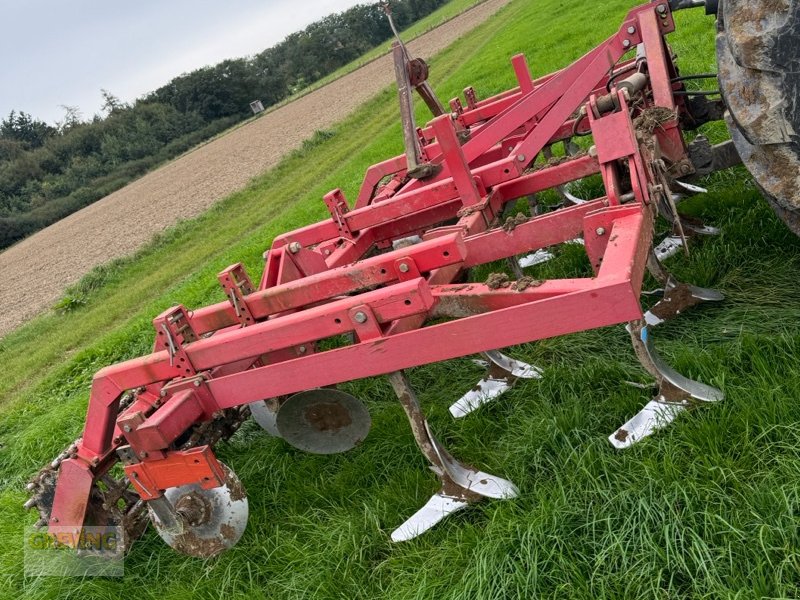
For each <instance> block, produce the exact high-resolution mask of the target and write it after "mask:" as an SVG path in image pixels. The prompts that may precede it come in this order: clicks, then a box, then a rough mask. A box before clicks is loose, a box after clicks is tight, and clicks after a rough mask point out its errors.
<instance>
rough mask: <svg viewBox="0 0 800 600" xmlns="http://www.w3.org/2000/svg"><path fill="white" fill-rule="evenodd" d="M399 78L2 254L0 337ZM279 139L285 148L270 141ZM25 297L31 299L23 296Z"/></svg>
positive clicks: (224, 149)
mask: <svg viewBox="0 0 800 600" xmlns="http://www.w3.org/2000/svg"><path fill="white" fill-rule="evenodd" d="M509 2H510V0H487V1H486V2H483V3H482V4H479V5H477V6H475V7H473V8H472V9H470V10H468V11H466V12H464V13H462V14H461V15H459V16H457V17H455V18H453V19H451V20H450V21H448V22H446V23H444V24H442V25H440V26H439V27H437V28H436V29H433V30H431V31H429V32H428V33H425V34H423V35H422V36H420V37H419V38H417V39H416V40H414V41H412V42H411V43H410V44H409V47H410V49H411V51H412V54H414V55H415V56H421V57H423V58H428V57H431V56H433V55H434V54H436V53H437V52H439V51H440V50H443V49H444V48H446V47H447V46H448V45H450V44H451V43H452V42H454V41H455V40H456V39H458V38H459V37H460V36H462V35H463V34H464V33H466V32H468V31H470V30H471V29H473V28H475V27H476V26H477V25H480V24H481V23H482V22H484V21H485V20H486V19H487V18H488V17H490V16H491V15H492V14H494V13H495V12H497V11H498V10H499V9H500V8H502V7H503V6H505V5H506V4H508V3H509ZM393 80H394V70H393V66H392V62H391V56H389V55H386V56H383V57H381V58H379V59H377V60H374V61H372V62H370V63H368V64H366V65H364V66H363V67H361V68H359V69H358V70H356V71H353V72H352V73H350V74H348V75H345V76H344V77H342V78H340V79H337V80H336V81H333V82H331V83H329V84H328V85H326V86H324V87H322V88H320V89H318V90H315V91H313V92H311V93H309V94H308V95H306V96H303V97H301V98H299V99H297V100H295V101H294V102H292V103H290V104H287V105H286V106H283V107H281V108H278V109H276V110H274V111H272V112H270V113H268V114H265V115H263V116H262V117H261V118H259V119H256V120H254V121H252V122H250V123H248V124H246V125H244V126H242V127H239V128H238V129H235V130H233V131H231V132H230V133H228V134H226V135H224V136H222V137H220V138H219V139H216V140H214V141H212V142H210V143H208V144H205V145H203V146H201V147H199V148H197V149H195V150H194V151H192V152H190V153H188V154H186V155H184V156H182V157H180V158H179V159H177V160H175V161H173V162H171V163H168V164H166V165H164V166H163V167H161V168H159V169H157V170H155V171H153V172H152V173H149V174H147V175H145V176H144V177H142V178H141V179H138V180H137V181H135V182H133V183H131V184H130V185H128V186H126V187H124V188H122V189H121V190H119V191H117V192H114V193H113V194H111V195H110V196H107V197H105V198H103V199H102V200H100V201H98V202H96V203H94V204H92V205H91V206H88V207H86V208H84V209H83V210H81V211H79V212H77V213H75V214H73V215H70V216H69V217H67V218H66V219H63V220H62V221H59V222H58V223H55V224H53V225H51V226H50V227H48V228H47V229H44V230H42V231H40V232H38V233H36V234H34V235H33V236H31V237H29V238H27V239H25V240H23V241H22V242H20V243H19V244H17V245H15V246H12V247H11V248H9V249H7V250H5V251H4V252H2V253H0V281H4V282H6V283H5V284H4V286H3V287H2V289H0V336H2V335H5V334H6V333H8V332H9V331H11V330H13V329H14V328H16V327H18V326H19V325H21V324H22V323H23V322H25V321H26V320H28V319H30V318H32V317H34V316H36V315H37V314H40V313H42V312H44V311H46V310H47V309H48V308H49V307H50V306H52V305H53V303H54V302H55V301H56V300H58V298H59V297H60V295H61V293H62V292H63V291H64V289H65V288H66V287H67V286H69V285H71V284H73V283H76V282H77V281H78V280H79V279H80V278H81V277H82V276H83V275H85V274H86V273H88V272H89V271H90V270H91V269H92V268H93V267H95V266H97V265H100V264H103V263H106V262H108V261H110V260H112V259H114V258H118V257H121V256H126V255H129V254H131V253H133V252H135V251H136V250H137V249H138V248H139V247H141V246H142V245H144V244H145V243H146V242H147V241H149V240H150V238H151V237H152V236H153V235H154V234H156V233H158V232H160V231H162V230H164V229H165V228H166V227H169V226H170V225H173V224H174V223H176V222H177V221H179V220H181V219H188V218H191V217H195V216H197V215H199V214H200V213H202V212H203V211H205V210H206V209H208V208H209V207H210V206H211V205H212V204H214V203H215V202H217V201H218V200H221V199H222V198H224V197H226V196H228V195H229V194H231V193H232V192H235V191H237V190H239V189H241V188H243V187H244V186H245V185H246V184H247V183H248V182H249V181H250V180H251V179H252V178H253V177H256V176H257V175H259V174H261V173H263V172H264V171H266V170H267V169H269V168H270V167H273V166H275V165H276V164H277V163H278V161H279V160H280V159H281V158H282V157H283V156H284V155H286V154H287V153H289V152H291V151H292V150H295V149H296V148H299V147H300V146H301V145H302V143H303V141H304V140H306V139H308V138H309V137H311V136H312V135H313V134H314V132H315V131H317V130H319V129H326V128H329V127H331V126H332V125H333V124H335V123H337V122H338V121H341V120H342V119H344V118H345V117H346V116H348V115H349V114H350V113H351V112H353V111H354V110H355V109H356V108H358V106H360V105H361V104H363V103H364V102H365V101H367V100H369V99H370V98H371V97H372V96H374V95H375V94H377V93H378V92H380V91H381V90H382V89H384V88H385V87H386V86H387V85H389V84H391V83H392V82H393ZM275 140H282V142H283V143H282V145H281V146H280V147H278V146H275V145H274V144H272V142H274V141H275ZM23 298H24V300H25V301H24V302H20V299H23Z"/></svg>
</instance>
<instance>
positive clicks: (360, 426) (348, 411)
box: [277, 388, 372, 454]
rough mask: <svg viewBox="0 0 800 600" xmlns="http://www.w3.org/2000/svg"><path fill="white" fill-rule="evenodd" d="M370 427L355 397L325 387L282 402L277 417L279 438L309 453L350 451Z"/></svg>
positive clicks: (360, 403)
mask: <svg viewBox="0 0 800 600" xmlns="http://www.w3.org/2000/svg"><path fill="white" fill-rule="evenodd" d="M371 425H372V420H371V419H370V416H369V411H367V407H366V406H364V404H363V403H362V402H361V401H360V400H359V399H358V398H356V397H355V396H351V395H350V394H347V393H345V392H342V391H340V390H334V389H328V388H323V389H316V390H308V391H305V392H300V393H299V394H295V395H294V396H292V397H291V398H289V399H288V400H287V401H286V402H284V403H283V405H282V406H281V408H280V410H279V411H278V418H277V427H278V431H279V432H280V435H281V437H282V438H283V439H284V440H286V441H287V442H288V443H289V444H291V445H292V446H294V447H295V448H298V449H300V450H303V451H305V452H311V453H312V454H337V453H339V452H346V451H348V450H352V449H353V448H355V447H356V446H357V445H358V444H360V443H361V442H362V441H363V440H364V439H365V438H366V437H367V434H368V433H369V428H370V426H371Z"/></svg>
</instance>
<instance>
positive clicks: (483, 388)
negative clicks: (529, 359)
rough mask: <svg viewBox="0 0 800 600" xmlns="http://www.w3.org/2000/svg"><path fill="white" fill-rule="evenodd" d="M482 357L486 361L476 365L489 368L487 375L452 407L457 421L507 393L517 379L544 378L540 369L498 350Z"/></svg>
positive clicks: (477, 361) (479, 361)
mask: <svg viewBox="0 0 800 600" xmlns="http://www.w3.org/2000/svg"><path fill="white" fill-rule="evenodd" d="M481 355H482V356H483V357H484V358H485V359H486V360H476V361H475V363H476V364H478V365H480V366H482V367H486V368H487V371H486V375H484V377H483V378H482V379H481V380H480V381H478V383H477V384H476V385H475V387H473V388H472V389H471V390H470V391H468V392H467V393H466V394H464V395H463V396H461V398H459V399H458V400H457V401H456V402H455V403H454V404H453V405H452V406H451V407H450V414H452V415H453V416H454V417H455V418H457V419H458V418H461V417H465V416H466V415H468V414H469V413H471V412H473V411H474V410H477V409H478V408H480V407H481V406H483V405H484V404H486V403H487V402H490V401H492V400H494V399H495V398H498V397H499V396H501V395H502V394H504V393H506V392H507V391H508V390H510V389H511V388H512V387H513V386H514V383H516V381H517V379H541V377H542V370H541V369H540V368H539V367H534V366H533V365H530V364H528V363H525V362H522V361H520V360H515V359H513V358H511V357H509V356H506V355H505V354H503V353H502V352H500V351H498V350H490V351H488V352H483V353H481Z"/></svg>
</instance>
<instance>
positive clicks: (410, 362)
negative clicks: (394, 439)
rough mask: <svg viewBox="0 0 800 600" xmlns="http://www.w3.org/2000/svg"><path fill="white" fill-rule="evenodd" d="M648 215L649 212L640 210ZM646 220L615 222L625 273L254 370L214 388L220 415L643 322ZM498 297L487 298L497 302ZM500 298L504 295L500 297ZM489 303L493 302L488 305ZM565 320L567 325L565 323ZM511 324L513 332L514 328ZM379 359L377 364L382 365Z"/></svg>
mask: <svg viewBox="0 0 800 600" xmlns="http://www.w3.org/2000/svg"><path fill="white" fill-rule="evenodd" d="M642 210H644V209H642ZM650 228H651V222H650V219H649V218H647V219H645V218H644V213H643V212H641V213H638V214H633V215H628V216H625V217H622V218H620V219H617V220H616V221H614V231H615V235H617V236H618V237H617V239H616V240H615V241H616V242H617V243H616V244H615V245H614V250H613V251H614V257H613V259H612V260H613V261H614V262H619V263H623V264H625V265H627V266H626V268H624V269H622V270H621V271H620V270H618V271H616V272H613V273H609V274H608V275H607V276H604V277H598V278H595V279H590V280H587V281H588V282H589V283H588V287H587V288H586V289H584V290H582V291H576V292H573V293H568V294H565V295H559V296H556V297H552V298H545V299H542V300H537V301H533V302H528V303H526V304H521V305H518V306H513V307H509V308H504V309H501V310H492V311H490V312H487V313H484V314H480V315H474V316H470V317H465V318H461V319H456V320H454V321H449V322H447V323H440V324H437V325H432V326H430V327H425V328H422V329H418V330H414V331H408V332H405V333H398V334H396V335H391V336H389V337H384V338H381V339H379V340H375V341H367V342H362V343H360V344H356V345H354V346H349V347H346V348H340V349H336V350H330V351H328V352H322V353H319V354H315V355H313V356H308V357H303V358H298V359H295V360H290V361H287V362H282V363H278V364H275V365H267V366H264V367H260V368H257V369H251V370H248V371H245V372H243V373H239V374H235V375H229V376H227V377H222V378H219V379H214V380H212V381H210V382H209V384H208V385H209V389H210V390H211V392H212V395H213V396H214V398H215V399H216V401H217V403H218V404H219V407H220V408H227V407H231V406H238V405H241V404H243V403H246V402H253V401H255V400H259V399H263V398H272V397H277V396H282V395H285V394H292V393H295V392H299V391H302V390H304V389H309V388H310V387H320V386H325V385H333V384H336V383H342V382H344V381H351V380H354V379H361V378H364V377H371V376H375V375H382V374H385V373H391V372H393V371H397V370H400V369H407V368H411V367H416V366H420V365H424V364H428V363H433V362H438V361H442V360H449V359H452V358H457V357H459V356H464V355H468V354H475V353H478V352H483V351H486V350H492V349H495V348H503V347H506V346H513V345H516V344H522V343H526V342H531V341H536V340H540V339H545V338H549V337H555V336H559V335H566V334H569V333H574V332H576V331H584V330H587V329H594V328H597V327H604V326H608V325H614V324H618V323H624V322H628V321H633V320H636V319H641V318H642V309H641V306H640V304H639V293H638V286H639V283H638V282H635V283H634V282H632V281H631V279H630V276H631V275H632V274H633V275H636V274H639V273H642V272H643V270H644V268H645V264H646V258H647V253H646V252H642V250H641V248H640V247H639V243H640V241H641V240H642V239H643V238H644V239H646V238H647V237H648V236H649V235H650V233H649V232H646V231H643V229H650ZM494 293H495V292H491V291H490V292H487V293H486V295H487V296H489V295H492V294H494ZM499 295H506V292H500V294H499ZM486 302H487V304H490V303H491V301H489V300H487V301H486ZM566 315H568V316H569V318H565V316H566ZM510 324H513V326H510ZM378 357H379V358H380V360H377V358H378Z"/></svg>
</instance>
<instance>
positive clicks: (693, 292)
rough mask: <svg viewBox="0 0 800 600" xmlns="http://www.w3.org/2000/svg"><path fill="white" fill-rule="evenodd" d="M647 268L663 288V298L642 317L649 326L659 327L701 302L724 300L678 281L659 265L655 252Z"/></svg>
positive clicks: (711, 291)
mask: <svg viewBox="0 0 800 600" xmlns="http://www.w3.org/2000/svg"><path fill="white" fill-rule="evenodd" d="M647 268H648V270H649V271H650V273H651V274H652V275H653V277H655V278H656V280H658V282H659V283H661V284H662V285H663V286H664V288H663V298H662V299H661V300H659V301H658V302H657V303H656V304H655V306H653V307H652V308H651V309H650V310H648V311H647V312H646V313H645V315H644V318H645V322H646V323H647V324H648V325H650V326H656V325H660V324H661V323H663V322H664V321H667V320H669V319H672V318H674V317H676V316H678V315H679V314H681V313H682V312H683V311H684V310H686V309H687V308H691V307H692V306H697V305H698V304H701V303H703V302H722V301H723V300H724V299H725V296H723V295H722V293H721V292H718V291H717V290H712V289H709V288H702V287H698V286H695V285H691V284H688V283H682V282H680V281H678V280H677V279H676V278H675V276H673V275H672V274H671V273H670V272H669V271H668V270H667V269H666V268H665V267H664V265H663V264H662V263H661V261H660V260H659V258H658V252H657V250H653V251H652V252H651V253H650V256H649V258H648V261H647Z"/></svg>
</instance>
